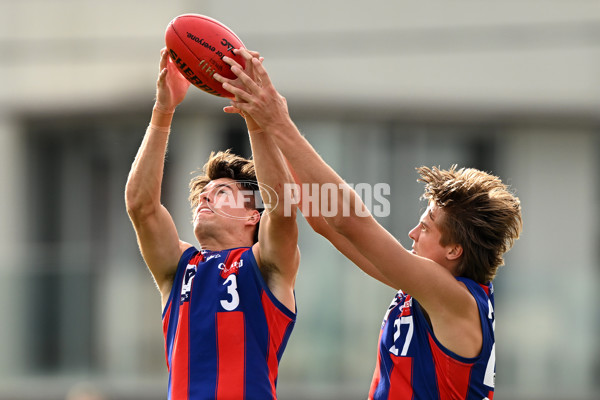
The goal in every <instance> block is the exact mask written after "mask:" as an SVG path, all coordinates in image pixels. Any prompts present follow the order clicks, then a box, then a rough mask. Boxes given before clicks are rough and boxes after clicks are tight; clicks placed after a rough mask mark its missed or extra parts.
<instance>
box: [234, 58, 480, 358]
mask: <svg viewBox="0 0 600 400" xmlns="http://www.w3.org/2000/svg"><path fill="white" fill-rule="evenodd" d="M253 63H254V68H255V79H254V80H253V79H250V77H248V76H247V75H245V74H244V72H243V71H242V70H241V69H239V68H235V67H234V68H232V71H233V72H234V73H235V74H236V75H237V76H238V77H240V79H241V81H242V82H243V83H244V87H242V88H235V87H231V88H229V89H228V90H230V91H231V92H232V93H233V94H235V95H236V98H237V99H238V100H236V101H234V102H233V106H235V107H237V108H239V109H240V110H242V111H244V112H246V113H248V114H250V115H252V117H253V118H254V119H255V120H256V122H257V123H258V124H259V125H260V126H261V128H262V129H263V130H264V131H265V132H267V133H268V134H269V135H270V136H271V137H272V138H273V140H274V142H275V143H276V144H277V146H278V147H279V148H280V149H281V151H282V153H283V154H284V156H285V157H286V158H287V159H288V160H289V162H290V164H291V165H292V167H293V169H294V170H295V171H296V173H297V174H298V177H299V179H300V180H301V181H302V182H304V183H308V184H317V185H319V187H321V186H322V185H325V184H328V185H333V186H334V187H336V188H337V191H335V190H334V191H330V190H328V191H327V194H328V197H327V198H322V199H321V202H326V203H333V202H335V203H337V210H347V211H348V213H347V214H343V213H338V214H337V215H335V216H332V217H325V220H326V222H327V224H328V225H329V226H330V227H331V228H333V230H334V231H335V232H336V233H337V234H339V235H341V236H343V237H344V240H343V243H344V246H350V247H353V248H354V249H355V251H357V252H358V254H361V255H362V256H363V257H364V258H366V260H368V263H363V264H362V265H367V266H369V265H370V266H373V267H374V268H375V269H376V270H377V271H379V273H380V274H381V275H382V276H383V277H384V279H382V281H384V282H387V283H388V284H390V285H391V286H393V287H394V288H401V289H403V290H404V291H405V292H407V293H409V294H411V295H412V296H413V297H415V298H416V299H417V300H418V301H419V302H420V303H421V305H422V306H424V308H425V309H426V310H427V312H428V313H429V316H430V317H431V319H432V324H433V326H434V330H436V334H437V335H438V338H440V339H441V340H442V343H444V344H447V345H448V348H450V349H452V350H456V352H457V353H458V354H462V355H465V356H466V355H467V354H469V356H473V354H474V353H475V354H477V353H476V351H478V350H476V351H475V349H477V341H478V340H479V343H480V340H481V337H480V336H479V339H477V338H474V340H471V338H469V339H467V340H465V339H464V336H466V335H463V337H461V336H460V333H459V332H465V329H466V331H467V332H470V331H472V329H471V328H473V327H475V328H476V327H478V326H479V316H478V314H477V306H476V304H475V300H474V298H473V297H472V296H471V295H470V293H469V292H468V290H467V289H466V287H465V286H464V285H463V284H461V283H459V282H458V281H457V280H456V279H455V278H454V276H453V275H452V274H451V273H450V272H449V270H448V269H446V268H444V267H442V266H441V265H440V264H438V263H436V262H434V261H432V260H430V259H427V258H423V257H419V256H417V255H414V254H412V253H411V252H409V251H407V250H406V249H405V248H404V247H403V246H402V245H401V244H400V243H399V242H398V241H397V240H396V239H395V238H394V237H393V236H392V235H391V234H390V233H389V232H387V231H386V230H385V229H384V228H383V227H382V226H381V225H380V224H379V223H378V222H377V221H376V220H375V219H374V218H373V217H372V216H371V215H370V214H369V212H368V210H367V209H366V207H365V205H364V203H363V202H362V200H361V199H360V197H359V196H358V194H357V193H356V192H355V191H354V190H352V189H351V188H350V187H349V185H347V184H346V182H344V180H343V179H342V178H341V177H340V176H339V175H338V174H337V173H336V172H335V171H334V170H333V169H332V168H331V167H330V166H329V165H327V163H326V162H325V161H324V160H323V159H322V158H321V157H320V156H319V154H318V153H317V152H316V151H315V149H314V148H313V147H312V146H311V145H310V143H309V142H308V141H307V140H306V139H305V138H304V137H303V136H302V135H301V133H300V132H299V131H298V129H297V127H296V126H295V124H294V123H293V121H292V120H291V118H290V116H289V113H288V110H287V105H286V102H285V100H284V99H283V97H282V96H280V95H279V93H277V91H276V90H275V88H274V87H273V85H272V83H271V81H270V78H269V76H268V74H267V72H266V70H265V68H264V67H263V65H262V64H261V63H260V62H257V61H254V60H253ZM364 215H367V216H366V217H365V216H364ZM331 237H335V235H332V236H331ZM353 251H354V250H353ZM346 254H348V252H346ZM463 328H465V329H463ZM478 331H479V335H481V329H480V328H479V330H478ZM475 332H477V329H475Z"/></svg>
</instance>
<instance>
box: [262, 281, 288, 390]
mask: <svg viewBox="0 0 600 400" xmlns="http://www.w3.org/2000/svg"><path fill="white" fill-rule="evenodd" d="M261 302H262V306H263V309H264V310H265V316H266V318H267V326H268V327H269V349H268V352H267V366H268V368H269V381H270V383H271V394H272V395H273V399H275V398H277V394H276V390H275V381H276V380H277V369H278V366H279V360H278V359H277V354H278V353H279V348H280V347H281V344H282V342H283V339H284V337H285V334H286V332H287V329H288V327H289V325H290V323H291V322H292V320H291V319H290V318H289V317H288V316H287V315H285V314H284V313H283V312H281V310H279V309H278V308H277V307H276V306H275V305H274V304H273V303H272V302H271V300H270V299H269V296H268V295H267V293H266V292H263V293H262V297H261Z"/></svg>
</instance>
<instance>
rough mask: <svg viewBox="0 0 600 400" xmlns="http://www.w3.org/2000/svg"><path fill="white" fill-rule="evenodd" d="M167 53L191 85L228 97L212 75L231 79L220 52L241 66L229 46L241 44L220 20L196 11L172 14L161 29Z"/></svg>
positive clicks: (227, 66)
mask: <svg viewBox="0 0 600 400" xmlns="http://www.w3.org/2000/svg"><path fill="white" fill-rule="evenodd" d="M165 42H166V45H167V50H168V51H169V55H170V57H171V59H172V60H173V62H174V63H175V65H176V66H177V68H178V69H179V72H181V73H182V74H183V76H185V77H186V78H187V80H189V81H190V82H191V83H192V84H193V85H194V86H196V87H197V88H199V89H202V90H204V91H205V92H207V93H210V94H213V95H215V96H220V97H229V98H230V97H232V95H231V93H229V92H228V91H226V90H224V89H223V87H222V86H221V83H219V82H218V81H217V80H216V79H215V78H213V75H214V74H215V72H218V73H219V74H220V75H222V76H224V77H226V78H229V79H235V78H236V76H235V75H234V74H233V72H231V68H230V66H229V65H228V64H226V63H225V62H224V61H223V57H224V56H228V57H230V58H233V59H234V60H236V61H237V62H238V63H239V64H240V65H241V66H242V67H244V66H245V62H244V59H243V58H242V57H241V56H237V55H235V54H233V49H240V48H245V46H244V44H243V43H242V41H241V40H240V38H238V37H237V35H236V34H235V33H233V31H232V30H231V29H229V28H228V27H226V26H225V25H223V24H222V23H221V22H219V21H217V20H215V19H213V18H210V17H207V16H205V15H200V14H184V15H180V16H178V17H175V18H174V19H173V20H172V21H171V22H169V25H168V26H167V30H166V32H165Z"/></svg>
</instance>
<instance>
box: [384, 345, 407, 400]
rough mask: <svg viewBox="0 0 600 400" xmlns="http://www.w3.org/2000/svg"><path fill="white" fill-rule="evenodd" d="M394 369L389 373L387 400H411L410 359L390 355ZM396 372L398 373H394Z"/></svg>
mask: <svg viewBox="0 0 600 400" xmlns="http://www.w3.org/2000/svg"><path fill="white" fill-rule="evenodd" d="M390 357H391V358H392V362H393V363H394V369H393V370H392V371H391V372H390V393H389V395H388V399H394V400H411V399H412V397H413V389H412V386H413V385H412V370H413V359H412V357H399V356H395V355H393V354H390ZM395 370H398V371H395Z"/></svg>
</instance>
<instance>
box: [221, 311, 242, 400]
mask: <svg viewBox="0 0 600 400" xmlns="http://www.w3.org/2000/svg"><path fill="white" fill-rule="evenodd" d="M216 322H217V389H216V391H217V393H216V399H217V400H218V399H243V398H244V389H245V388H244V374H245V364H246V360H245V355H246V348H245V346H246V338H245V326H244V313H242V312H241V311H230V312H218V313H217V321H216Z"/></svg>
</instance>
